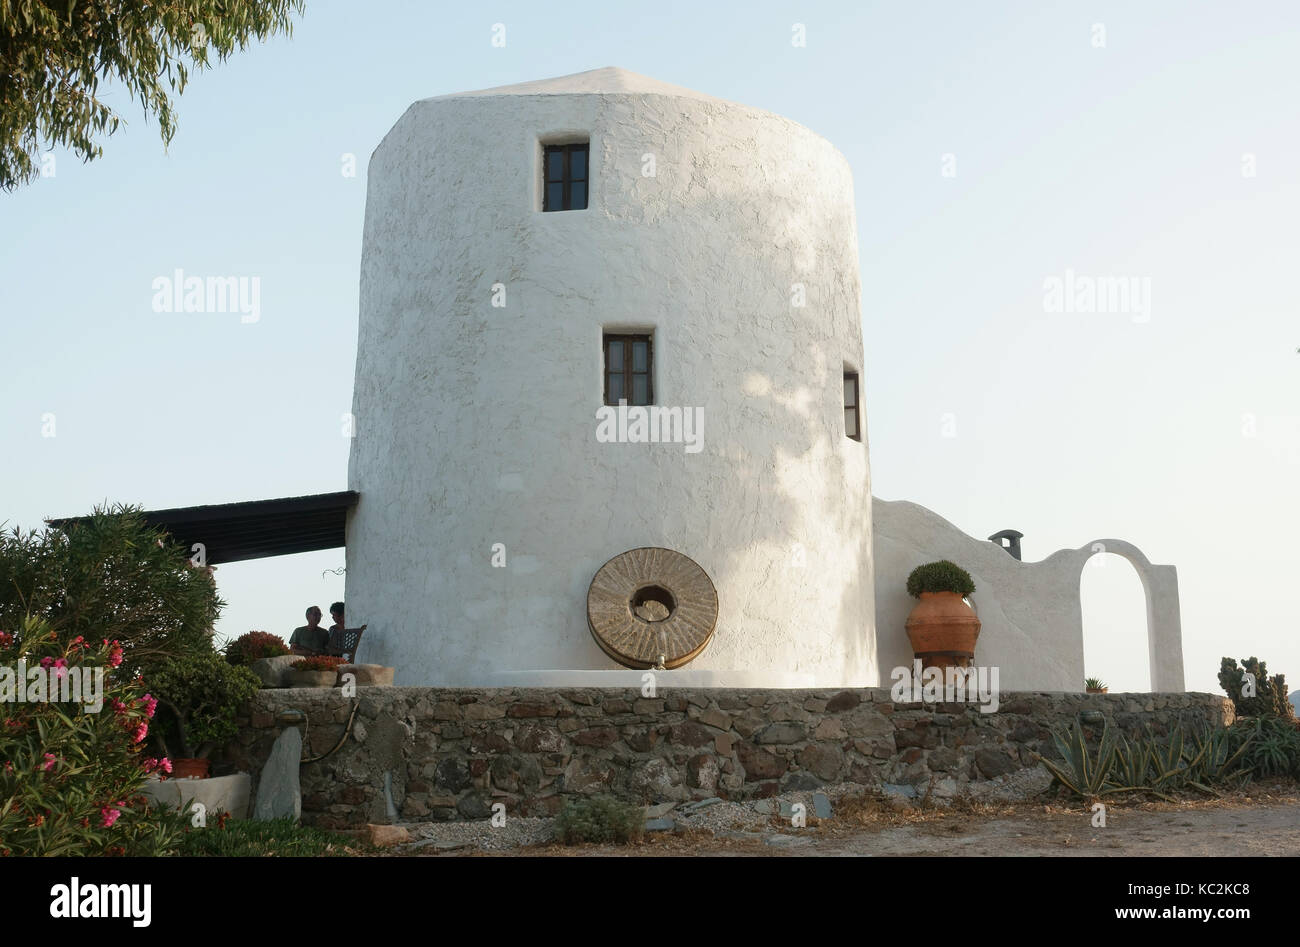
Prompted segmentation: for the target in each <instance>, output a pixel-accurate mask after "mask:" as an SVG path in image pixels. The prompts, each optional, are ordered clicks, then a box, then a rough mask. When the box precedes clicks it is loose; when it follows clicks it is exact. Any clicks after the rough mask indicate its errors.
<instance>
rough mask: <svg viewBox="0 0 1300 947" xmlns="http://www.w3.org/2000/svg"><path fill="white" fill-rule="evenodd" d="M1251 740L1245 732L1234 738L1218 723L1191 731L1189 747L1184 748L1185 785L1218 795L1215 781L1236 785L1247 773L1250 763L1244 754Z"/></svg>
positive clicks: (1243, 779)
mask: <svg viewBox="0 0 1300 947" xmlns="http://www.w3.org/2000/svg"><path fill="white" fill-rule="evenodd" d="M1252 741H1253V737H1252V736H1249V735H1248V736H1247V737H1246V739H1245V740H1243V741H1236V740H1234V738H1233V735H1232V733H1231V731H1229V730H1227V729H1225V728H1223V727H1219V728H1217V729H1215V730H1211V731H1209V732H1206V731H1205V730H1203V729H1198V730H1193V731H1192V733H1191V744H1192V745H1191V747H1189V748H1188V749H1187V750H1185V751H1184V752H1185V753H1187V754H1188V764H1187V770H1188V772H1187V785H1189V786H1191V787H1192V788H1193V789H1197V790H1199V791H1200V792H1204V793H1208V794H1210V795H1216V796H1217V795H1218V794H1219V792H1218V790H1217V789H1215V788H1214V787H1215V786H1216V785H1220V784H1222V785H1229V786H1233V785H1238V784H1240V783H1242V782H1244V781H1245V780H1246V779H1248V778H1249V777H1250V767H1249V766H1248V765H1247V763H1246V759H1245V754H1246V750H1247V748H1248V747H1249V746H1250V745H1251V742H1252Z"/></svg>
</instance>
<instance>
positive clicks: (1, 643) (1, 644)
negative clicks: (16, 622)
mask: <svg viewBox="0 0 1300 947" xmlns="http://www.w3.org/2000/svg"><path fill="white" fill-rule="evenodd" d="M13 643H14V636H13V635H11V634H9V632H7V631H0V648H7V647H9V646H10V645H11V644H13Z"/></svg>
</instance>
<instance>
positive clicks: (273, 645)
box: [226, 631, 289, 667]
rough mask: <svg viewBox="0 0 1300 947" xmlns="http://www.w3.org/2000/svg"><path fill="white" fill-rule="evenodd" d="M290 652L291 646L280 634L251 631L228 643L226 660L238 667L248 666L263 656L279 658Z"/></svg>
mask: <svg viewBox="0 0 1300 947" xmlns="http://www.w3.org/2000/svg"><path fill="white" fill-rule="evenodd" d="M288 653H289V646H288V645H287V644H285V643H284V639H283V638H281V637H280V636H279V635H273V634H271V633H270V632H267V631H250V632H247V633H245V634H242V635H240V636H239V637H238V638H236V639H235V640H234V641H232V642H230V644H228V645H226V660H227V661H229V662H230V663H231V664H233V665H235V666H236V667H248V666H249V665H250V664H252V663H253V662H254V661H260V660H262V658H278V657H281V656H282V655H286V654H288Z"/></svg>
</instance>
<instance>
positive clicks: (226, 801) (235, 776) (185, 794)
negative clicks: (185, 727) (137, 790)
mask: <svg viewBox="0 0 1300 947" xmlns="http://www.w3.org/2000/svg"><path fill="white" fill-rule="evenodd" d="M251 786H252V777H250V776H249V775H248V773H232V774H231V775H229V776H211V777H209V778H207V779H159V778H158V777H157V776H150V777H148V778H147V779H146V780H145V784H144V786H143V788H142V789H141V792H143V793H144V795H146V796H148V797H149V798H150V799H152V800H154V801H155V802H158V803H161V804H162V805H165V806H168V807H169V808H172V809H176V810H178V811H180V812H187V811H188V810H189V808H190V805H191V804H192V803H195V802H197V803H200V804H202V805H203V806H204V809H205V811H206V813H207V816H208V818H211V819H212V820H214V824H215V820H216V817H217V815H218V814H219V813H222V812H229V813H230V817H231V818H232V819H247V818H248V800H249V792H250V789H251Z"/></svg>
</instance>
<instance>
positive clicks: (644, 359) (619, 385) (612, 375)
mask: <svg viewBox="0 0 1300 947" xmlns="http://www.w3.org/2000/svg"><path fill="white" fill-rule="evenodd" d="M651 342H652V339H651V337H650V336H648V335H608V334H607V335H606V336H605V404H618V403H619V402H620V401H626V402H627V403H628V404H629V405H644V404H654V394H655V393H654V385H653V384H652V382H651V377H652V374H653V372H652V367H653V365H654V348H653V346H652V344H651Z"/></svg>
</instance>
